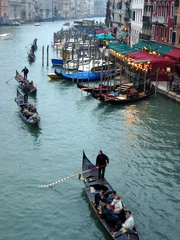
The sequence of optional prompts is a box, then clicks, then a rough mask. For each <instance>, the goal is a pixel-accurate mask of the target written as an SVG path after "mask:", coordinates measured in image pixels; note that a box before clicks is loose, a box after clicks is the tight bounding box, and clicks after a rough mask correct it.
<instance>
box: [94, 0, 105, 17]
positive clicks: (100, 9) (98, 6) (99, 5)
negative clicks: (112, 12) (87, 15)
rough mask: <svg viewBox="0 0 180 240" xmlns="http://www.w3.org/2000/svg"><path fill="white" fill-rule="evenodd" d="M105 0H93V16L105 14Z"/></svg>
mask: <svg viewBox="0 0 180 240" xmlns="http://www.w3.org/2000/svg"><path fill="white" fill-rule="evenodd" d="M105 14H106V2H105V1H103V0H97V1H94V16H105Z"/></svg>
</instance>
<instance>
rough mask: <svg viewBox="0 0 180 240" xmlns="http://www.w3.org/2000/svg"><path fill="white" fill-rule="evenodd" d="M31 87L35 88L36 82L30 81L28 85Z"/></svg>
mask: <svg viewBox="0 0 180 240" xmlns="http://www.w3.org/2000/svg"><path fill="white" fill-rule="evenodd" d="M28 87H29V88H30V89H33V88H34V83H33V81H31V82H30V83H29V86H28Z"/></svg>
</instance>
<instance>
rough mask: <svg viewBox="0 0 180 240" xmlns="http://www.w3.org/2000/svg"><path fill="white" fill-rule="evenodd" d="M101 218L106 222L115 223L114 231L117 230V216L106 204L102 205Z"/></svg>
mask: <svg viewBox="0 0 180 240" xmlns="http://www.w3.org/2000/svg"><path fill="white" fill-rule="evenodd" d="M103 218H104V220H105V221H106V222H107V223H110V224H114V225H115V230H114V231H118V229H119V217H118V216H117V215H115V214H113V211H112V209H111V208H110V206H109V205H108V204H105V205H104V209H103Z"/></svg>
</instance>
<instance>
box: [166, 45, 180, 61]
mask: <svg viewBox="0 0 180 240" xmlns="http://www.w3.org/2000/svg"><path fill="white" fill-rule="evenodd" d="M165 55H166V56H168V57H170V58H173V59H175V60H180V49H177V48H174V49H173V50H171V51H169V52H167V53H166V54H165Z"/></svg>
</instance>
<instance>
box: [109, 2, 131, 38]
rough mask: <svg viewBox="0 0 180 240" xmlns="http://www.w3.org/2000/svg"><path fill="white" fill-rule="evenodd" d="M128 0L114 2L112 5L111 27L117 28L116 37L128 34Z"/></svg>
mask: <svg viewBox="0 0 180 240" xmlns="http://www.w3.org/2000/svg"><path fill="white" fill-rule="evenodd" d="M130 17H131V15H130V0H126V1H122V0H115V1H114V4H113V18H112V22H113V24H112V25H113V26H114V27H116V28H117V31H116V37H117V38H121V37H124V36H125V35H129V32H130V24H131V22H130Z"/></svg>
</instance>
